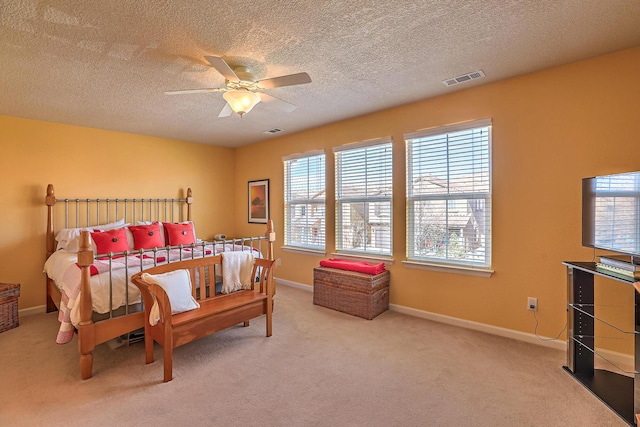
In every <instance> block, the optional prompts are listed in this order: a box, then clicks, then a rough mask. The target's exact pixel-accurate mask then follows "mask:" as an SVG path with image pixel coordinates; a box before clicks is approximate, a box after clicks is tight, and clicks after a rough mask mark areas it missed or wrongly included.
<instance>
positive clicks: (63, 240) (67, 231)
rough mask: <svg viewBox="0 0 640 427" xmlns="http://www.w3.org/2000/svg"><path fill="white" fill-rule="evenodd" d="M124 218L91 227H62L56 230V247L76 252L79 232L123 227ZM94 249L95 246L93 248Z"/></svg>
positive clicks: (78, 247) (78, 246)
mask: <svg viewBox="0 0 640 427" xmlns="http://www.w3.org/2000/svg"><path fill="white" fill-rule="evenodd" d="M126 225H127V224H125V223H124V218H123V219H121V220H118V221H116V222H111V223H109V224H102V225H96V226H91V227H82V228H63V229H62V230H60V231H59V232H58V235H57V236H56V240H57V242H58V249H64V250H65V251H66V252H78V251H79V250H80V233H81V232H82V231H83V230H89V231H93V230H100V231H107V230H114V229H116V228H120V227H125V226H126ZM94 250H95V248H94Z"/></svg>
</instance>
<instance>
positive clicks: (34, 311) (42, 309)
mask: <svg viewBox="0 0 640 427" xmlns="http://www.w3.org/2000/svg"><path fill="white" fill-rule="evenodd" d="M46 311H47V306H45V305H39V306H37V307H29V308H23V309H22V310H18V316H32V315H34V314H40V313H44V312H46Z"/></svg>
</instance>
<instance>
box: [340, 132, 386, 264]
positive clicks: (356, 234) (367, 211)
mask: <svg viewBox="0 0 640 427" xmlns="http://www.w3.org/2000/svg"><path fill="white" fill-rule="evenodd" d="M392 149H393V147H392V142H391V139H390V138H385V139H382V140H376V141H365V142H360V143H355V144H349V145H346V146H342V147H336V148H334V152H335V160H336V162H335V165H336V249H337V250H338V251H343V252H355V253H364V254H379V255H391V254H392V246H391V242H392V235H393V234H392V226H391V225H392V210H391V204H392V195H393V174H392V160H393V156H392Z"/></svg>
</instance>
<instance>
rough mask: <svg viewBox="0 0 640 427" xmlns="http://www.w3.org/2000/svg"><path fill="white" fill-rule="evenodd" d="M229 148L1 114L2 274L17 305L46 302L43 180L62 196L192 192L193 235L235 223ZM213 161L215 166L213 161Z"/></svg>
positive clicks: (232, 163) (207, 233)
mask: <svg viewBox="0 0 640 427" xmlns="http://www.w3.org/2000/svg"><path fill="white" fill-rule="evenodd" d="M233 160H234V151H233V150H232V149H229V148H221V147H213V146H208V145H203V144H193V143H187V142H181V141H175V140H168V139H161V138H152V137H146V136H140V135H132V134H126V133H119V132H109V131H103V130H97V129H89V128H81V127H76V126H68V125H61V124H53V123H46V122H41V121H34V120H24V119H18V118H13V117H6V116H0V177H1V181H2V186H1V188H2V191H1V192H0V282H10V283H20V284H21V295H20V299H19V307H20V308H21V309H22V308H29V307H37V306H41V305H43V304H44V303H45V286H44V284H45V278H44V275H43V273H42V267H43V264H44V261H45V237H44V236H45V230H46V223H47V216H46V215H47V211H46V205H45V203H44V197H45V193H46V188H47V184H53V185H54V187H55V191H56V196H57V197H58V198H64V197H73V198H75V197H83V198H84V197H105V198H106V197H143V196H144V197H162V198H164V197H179V196H182V197H184V194H181V192H182V193H184V192H185V191H186V189H187V188H188V187H191V188H192V191H193V196H194V204H193V214H194V220H195V222H196V232H197V234H198V236H202V237H211V236H213V234H215V233H219V232H221V231H224V230H229V229H232V228H233V212H231V211H230V210H229V209H225V208H224V203H225V202H221V201H228V200H233V199H234V197H235V195H234V192H233V189H232V188H229V186H224V185H219V182H220V177H221V176H233V174H234V161H233ZM214 162H215V169H214V168H213V165H214Z"/></svg>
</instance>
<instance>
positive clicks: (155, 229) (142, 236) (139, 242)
mask: <svg viewBox="0 0 640 427" xmlns="http://www.w3.org/2000/svg"><path fill="white" fill-rule="evenodd" d="M129 231H131V234H132V235H133V248H134V249H136V250H138V249H153V248H161V247H163V246H164V244H163V243H162V236H161V234H160V223H159V222H154V223H153V224H149V225H130V226H129Z"/></svg>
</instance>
